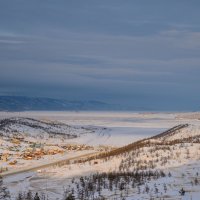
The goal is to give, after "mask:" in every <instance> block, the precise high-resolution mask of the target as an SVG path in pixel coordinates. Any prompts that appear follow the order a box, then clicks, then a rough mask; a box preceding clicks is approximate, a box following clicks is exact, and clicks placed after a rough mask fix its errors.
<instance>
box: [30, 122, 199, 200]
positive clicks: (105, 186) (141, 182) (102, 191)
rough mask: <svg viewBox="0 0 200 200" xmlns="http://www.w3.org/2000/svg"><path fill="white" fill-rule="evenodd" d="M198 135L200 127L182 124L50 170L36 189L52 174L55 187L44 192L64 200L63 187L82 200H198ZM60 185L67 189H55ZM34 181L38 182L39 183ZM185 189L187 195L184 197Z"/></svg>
mask: <svg viewBox="0 0 200 200" xmlns="http://www.w3.org/2000/svg"><path fill="white" fill-rule="evenodd" d="M199 137H200V126H199V125H189V124H183V125H178V126H175V127H173V128H171V129H169V130H168V131H165V132H163V133H161V134H159V135H156V136H154V137H151V138H149V139H143V140H140V141H137V142H134V143H132V144H129V145H126V146H124V147H121V148H118V149H115V150H112V151H110V152H104V153H101V154H100V155H99V156H97V157H96V156H95V157H93V158H92V157H90V158H89V159H88V160H85V161H82V162H81V163H79V164H76V163H71V164H69V165H65V166H59V167H52V168H49V169H46V170H45V172H44V174H43V173H40V174H39V175H38V181H37V185H42V184H44V181H45V179H44V176H46V174H48V175H49V177H48V180H49V181H50V182H51V181H52V184H51V183H49V184H48V185H47V186H46V188H45V190H47V191H48V194H49V196H51V198H50V199H56V198H59V199H62V196H63V193H62V188H63V187H64V188H66V195H67V194H71V193H72V192H73V195H74V196H75V197H76V198H77V199H81V198H82V197H83V199H84V198H85V199H91V200H92V199H104V198H105V199H111V200H114V199H125V200H132V199H138V200H141V199H173V200H175V199H180V200H187V199H193V200H198V196H199V195H200V187H199V186H200V177H199V173H200V171H199V170H200V162H199V159H200V143H199V140H198V139H197V138H199ZM51 174H53V175H51ZM80 176H82V177H80ZM60 177H62V179H60ZM73 177H76V178H73ZM59 181H61V182H62V187H61V186H56V182H58V183H59ZM30 182H31V185H34V184H36V183H35V182H34V179H33V181H31V180H30ZM182 188H183V191H184V194H182V193H180V192H181V191H182V190H181V189H182ZM53 190H54V191H55V192H52V191H53ZM33 191H34V188H33ZM83 191H89V192H83ZM179 191H180V192H179ZM80 196H82V197H80Z"/></svg>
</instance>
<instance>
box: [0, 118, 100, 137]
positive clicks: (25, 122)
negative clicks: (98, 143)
mask: <svg viewBox="0 0 200 200" xmlns="http://www.w3.org/2000/svg"><path fill="white" fill-rule="evenodd" d="M96 129H97V128H95V127H80V126H69V125H67V124H64V123H60V122H52V121H42V120H36V119H32V118H22V117H21V118H20V117H13V118H8V119H3V120H1V121H0V134H1V135H2V136H4V137H10V138H12V137H18V138H20V137H34V138H63V139H70V138H76V137H79V136H81V135H82V134H86V133H94V132H95V131H96Z"/></svg>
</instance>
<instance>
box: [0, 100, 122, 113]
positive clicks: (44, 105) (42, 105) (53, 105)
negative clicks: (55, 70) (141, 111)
mask: <svg viewBox="0 0 200 200" xmlns="http://www.w3.org/2000/svg"><path fill="white" fill-rule="evenodd" d="M121 109H122V108H120V106H119V105H114V104H107V103H105V102H101V101H67V100H63V99H53V98H43V97H26V96H0V111H31V110H33V111H48V110H49V111H67V110H69V111H79V110H121Z"/></svg>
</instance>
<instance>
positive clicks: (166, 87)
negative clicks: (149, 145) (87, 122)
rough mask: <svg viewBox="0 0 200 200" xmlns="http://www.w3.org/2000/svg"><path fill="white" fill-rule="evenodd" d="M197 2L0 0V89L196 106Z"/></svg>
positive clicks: (1, 91)
mask: <svg viewBox="0 0 200 200" xmlns="http://www.w3.org/2000/svg"><path fill="white" fill-rule="evenodd" d="M161 2H162V3H161ZM199 6H200V3H199V2H197V1H190V2H188V1H186V0H183V1H167V2H166V1H158V0H153V1H151V3H150V2H149V1H145V0H142V1H126V2H121V1H116V0H115V1H109V2H108V1H98V2H97V1H86V2H83V1H76V2H75V1H59V2H56V1H53V0H48V2H41V1H39V0H38V1H37V0H36V1H31V2H30V1H29V2H27V1H25V0H16V1H15V2H11V1H9V0H8V1H1V2H0V24H1V26H0V86H1V87H0V94H15V95H29V96H48V97H55V96H56V97H57V98H67V99H72V100H80V99H85V100H88V99H96V100H105V101H109V102H115V103H124V102H125V103H127V104H129V105H132V104H136V105H137V104H138V105H143V106H145V107H151V105H152V104H154V105H156V104H158V106H159V105H162V103H161V102H164V103H163V105H164V106H166V108H174V109H175V108H176V106H177V105H180V104H182V105H184V106H186V107H188V108H191V109H192V108H193V107H194V108H196V107H198V105H194V104H196V102H198V100H199V99H200V95H199V94H198V93H197V90H198V85H199V84H200V79H199V74H200V67H199V64H200V59H199V52H200V25H199V18H200V14H199ZM183 98H184V100H183ZM180 101H182V102H183V103H180ZM141 102H142V104H141ZM184 106H183V107H184Z"/></svg>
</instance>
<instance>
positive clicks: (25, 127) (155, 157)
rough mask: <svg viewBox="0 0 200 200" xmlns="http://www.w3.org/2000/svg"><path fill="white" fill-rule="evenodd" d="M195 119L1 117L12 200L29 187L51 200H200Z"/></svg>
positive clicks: (111, 115) (128, 115)
mask: <svg viewBox="0 0 200 200" xmlns="http://www.w3.org/2000/svg"><path fill="white" fill-rule="evenodd" d="M3 114H4V118H3ZM187 116H189V117H187ZM191 116H192V113H190V114H188V113H186V114H184V113H128V112H126V113H120V112H107V113H105V112H86V113H83V112H81V113H73V112H57V113H54V112H38V113H37V112H24V113H12V114H11V113H2V115H1V119H2V120H1V123H0V124H1V125H0V132H1V158H3V159H1V161H0V163H1V169H2V172H1V174H2V176H3V180H4V184H5V186H6V187H8V189H9V191H10V194H11V196H12V199H13V200H15V198H16V197H17V195H18V194H19V192H23V191H29V190H30V191H32V192H33V193H35V192H38V193H39V194H40V195H42V194H43V195H45V196H46V197H45V198H46V199H47V197H48V199H50V200H51V199H52V200H53V199H62V198H63V195H66V197H67V195H73V196H74V198H75V199H91V200H92V199H111V200H115V199H126V200H132V199H198V194H199V193H200V189H199V188H200V187H199V186H200V184H199V183H200V177H199V173H200V171H199V169H200V161H199V160H200V125H199V119H198V118H195V117H191ZM194 116H197V113H195V114H194ZM5 154H6V155H8V157H7V159H6V158H5ZM91 185H93V187H91ZM182 188H183V190H184V192H185V194H184V195H181V194H180V193H179V191H181V189H182ZM88 190H90V192H86V191H88ZM84 191H85V192H84Z"/></svg>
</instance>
